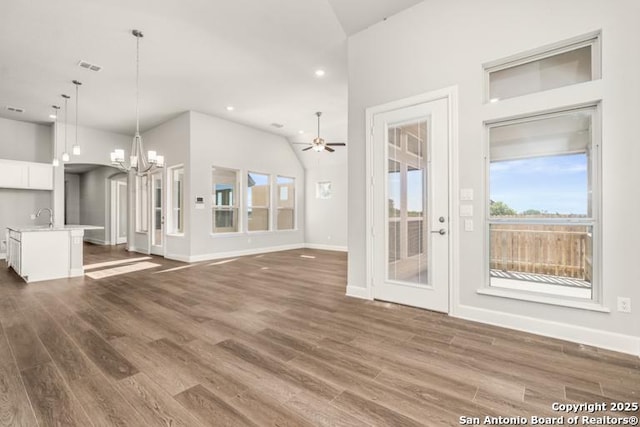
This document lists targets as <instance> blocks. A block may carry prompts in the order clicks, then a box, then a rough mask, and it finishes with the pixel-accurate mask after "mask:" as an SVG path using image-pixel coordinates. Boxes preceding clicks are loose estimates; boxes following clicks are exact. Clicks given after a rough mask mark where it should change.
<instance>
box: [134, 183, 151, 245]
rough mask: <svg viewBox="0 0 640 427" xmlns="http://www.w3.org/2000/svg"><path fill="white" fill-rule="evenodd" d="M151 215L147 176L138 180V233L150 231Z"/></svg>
mask: <svg viewBox="0 0 640 427" xmlns="http://www.w3.org/2000/svg"><path fill="white" fill-rule="evenodd" d="M148 215H149V179H148V177H147V176H139V177H137V179H136V231H137V232H140V233H145V232H147V231H148V229H149V227H148V222H149V221H148Z"/></svg>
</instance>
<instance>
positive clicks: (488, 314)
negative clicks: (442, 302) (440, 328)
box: [455, 305, 640, 357]
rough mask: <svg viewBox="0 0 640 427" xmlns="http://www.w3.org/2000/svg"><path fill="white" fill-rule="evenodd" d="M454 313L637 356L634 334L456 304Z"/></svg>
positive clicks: (638, 344) (639, 342)
mask: <svg viewBox="0 0 640 427" xmlns="http://www.w3.org/2000/svg"><path fill="white" fill-rule="evenodd" d="M455 317H458V318H460V319H465V320H471V321H475V322H481V323H486V324H489V325H495V326H499V327H503V328H510V329H515V330H518V331H523V332H529V333H533V334H538V335H543V336H547V337H551V338H557V339H561V340H565V341H571V342H576V343H579V344H586V345H590V346H595V347H600V348H604V349H607V350H613V351H619V352H622V353H627V354H632V355H634V356H638V357H640V337H637V336H632V335H623V334H618V333H615V332H607V331H603V330H600V329H591V328H586V327H583V326H575V325H570V324H567V323H560V322H554V321H551V320H542V319H537V318H534V317H527V316H521V315H518V314H510V313H503V312H497V311H492V310H487V309H483V308H477V307H471V306H467V305H459V306H458V307H457V309H456V316H455Z"/></svg>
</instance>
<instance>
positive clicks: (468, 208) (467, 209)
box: [460, 204, 473, 216]
mask: <svg viewBox="0 0 640 427" xmlns="http://www.w3.org/2000/svg"><path fill="white" fill-rule="evenodd" d="M460 216H473V205H469V204H467V205H460Z"/></svg>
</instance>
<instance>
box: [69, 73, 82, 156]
mask: <svg viewBox="0 0 640 427" xmlns="http://www.w3.org/2000/svg"><path fill="white" fill-rule="evenodd" d="M73 84H74V85H76V143H75V144H73V147H71V151H72V152H73V155H74V156H79V155H80V144H78V103H79V102H80V101H79V100H78V89H79V88H80V86H81V85H82V83H81V82H79V81H78V80H74V81H73Z"/></svg>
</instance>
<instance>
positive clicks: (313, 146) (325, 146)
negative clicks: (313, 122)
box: [294, 111, 347, 153]
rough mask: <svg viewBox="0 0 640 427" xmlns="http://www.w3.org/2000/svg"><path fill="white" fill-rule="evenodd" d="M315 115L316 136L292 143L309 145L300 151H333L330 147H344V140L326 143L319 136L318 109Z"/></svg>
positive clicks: (319, 113) (319, 114)
mask: <svg viewBox="0 0 640 427" xmlns="http://www.w3.org/2000/svg"><path fill="white" fill-rule="evenodd" d="M316 116H318V137H317V138H314V139H313V141H312V142H294V144H304V145H309V147H307V148H303V149H302V151H307V150H313V151H317V152H320V151H325V150H326V151H328V152H330V153H333V152H334V151H336V150H334V149H333V148H331V147H344V146H345V145H347V144H345V143H344V142H332V143H327V142H325V140H324V139H322V138H320V116H322V113H321V112H320V111H318V112H317V113H316Z"/></svg>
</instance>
